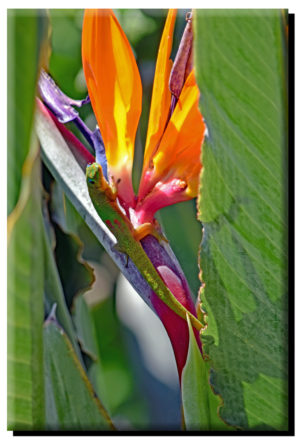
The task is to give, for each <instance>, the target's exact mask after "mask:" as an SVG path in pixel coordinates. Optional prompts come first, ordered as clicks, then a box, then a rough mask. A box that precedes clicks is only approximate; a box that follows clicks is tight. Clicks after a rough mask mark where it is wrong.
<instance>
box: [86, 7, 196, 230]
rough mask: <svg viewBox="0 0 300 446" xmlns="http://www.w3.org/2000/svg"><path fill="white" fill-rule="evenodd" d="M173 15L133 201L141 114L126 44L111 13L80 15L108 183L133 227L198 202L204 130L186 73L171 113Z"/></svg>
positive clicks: (191, 80)
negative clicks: (165, 210) (170, 207)
mask: <svg viewBox="0 0 300 446" xmlns="http://www.w3.org/2000/svg"><path fill="white" fill-rule="evenodd" d="M175 19H176V11H175V10H172V9H171V10H169V12H168V16H167V19H166V23H165V27H164V31H163V35H162V38H161V42H160V46H159V51H158V57H157V63H156V70H155V77H154V83H153V91H152V100H151V108H150V115H149V122H148V131H147V138H146V146H145V153H144V164H143V172H142V176H141V181H140V186H139V192H138V196H137V197H135V196H134V192H133V187H132V182H131V171H132V163H133V155H134V143H135V135H136V130H137V126H138V121H139V118H140V114H141V104H142V85H141V79H140V75H139V71H138V68H137V65H136V61H135V58H134V55H133V53H132V50H131V47H130V44H129V42H128V40H127V38H126V35H125V34H124V32H123V30H122V28H121V27H120V25H119V23H118V21H117V19H116V17H115V15H114V13H113V11H112V10H86V12H85V15H84V22H83V31H82V60H83V68H84V73H85V78H86V82H87V87H88V92H89V96H90V99H91V103H92V107H93V110H94V113H95V116H96V119H97V122H98V125H99V127H100V131H101V134H102V138H103V141H104V145H105V150H106V156H107V161H108V165H109V171H110V175H111V178H113V180H114V182H115V184H116V185H117V190H118V197H119V199H120V202H121V204H122V206H123V207H124V209H125V211H126V212H127V214H128V215H133V210H134V211H135V213H136V216H135V221H136V224H141V223H144V222H146V221H149V222H152V221H153V217H154V214H155V212H156V211H157V210H158V209H160V208H162V207H164V206H168V205H170V204H173V203H176V202H179V201H184V200H188V199H190V198H193V197H195V196H196V195H197V189H198V177H199V173H200V170H201V163H200V152H201V145H202V143H203V138H204V132H205V124H204V122H203V119H202V115H201V113H200V111H199V109H198V101H199V89H198V87H197V84H196V81H195V75H194V72H193V71H191V72H190V73H189V74H188V76H187V78H186V79H185V82H184V85H183V88H182V90H181V93H180V95H179V98H178V101H177V103H176V105H175V108H174V110H172V112H171V101H172V94H171V91H170V89H169V79H170V73H171V69H172V61H171V60H170V54H171V49H172V39H173V31H174V24H175Z"/></svg>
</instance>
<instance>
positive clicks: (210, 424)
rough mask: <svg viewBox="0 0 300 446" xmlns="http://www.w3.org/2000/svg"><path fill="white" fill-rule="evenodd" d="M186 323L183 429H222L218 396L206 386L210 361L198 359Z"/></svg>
mask: <svg viewBox="0 0 300 446" xmlns="http://www.w3.org/2000/svg"><path fill="white" fill-rule="evenodd" d="M188 325H189V336H190V340H189V350H188V356H187V360H186V364H185V366H184V369H183V372H182V382H181V394H182V404H183V413H184V420H185V425H186V429H187V430H200V431H205V430H226V429H228V427H227V426H226V425H225V423H224V422H223V421H222V420H221V419H220V418H219V417H218V414H217V413H218V407H219V406H220V405H221V399H220V397H218V396H217V395H215V394H214V393H213V391H212V389H211V387H210V385H209V369H210V364H209V362H208V361H204V359H203V358H202V355H201V353H200V350H199V346H198V344H197V341H196V339H195V335H194V332H193V328H192V326H191V322H190V320H189V318H188Z"/></svg>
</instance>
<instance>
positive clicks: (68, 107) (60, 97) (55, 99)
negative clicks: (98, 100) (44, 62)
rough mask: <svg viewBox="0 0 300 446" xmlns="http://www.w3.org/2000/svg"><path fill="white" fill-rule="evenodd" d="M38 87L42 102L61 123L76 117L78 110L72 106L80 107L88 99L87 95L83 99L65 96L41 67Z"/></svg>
mask: <svg viewBox="0 0 300 446" xmlns="http://www.w3.org/2000/svg"><path fill="white" fill-rule="evenodd" d="M38 88H39V93H40V96H41V98H42V100H43V102H44V103H45V104H46V105H47V107H48V108H49V109H50V110H51V111H52V113H53V114H54V115H55V116H56V117H57V119H58V120H59V122H61V123H63V124H65V123H66V122H70V121H73V120H74V119H76V118H77V117H78V112H77V111H76V110H75V109H74V108H73V106H75V107H81V106H82V105H84V104H86V103H88V102H89V101H90V100H89V97H87V98H85V99H83V100H75V99H71V98H69V97H68V96H66V95H65V94H64V93H63V92H62V91H61V90H60V89H59V88H58V86H57V85H56V83H55V82H54V80H53V79H52V78H51V77H50V76H49V74H48V73H46V71H45V70H43V69H41V72H40V78H39V81H38Z"/></svg>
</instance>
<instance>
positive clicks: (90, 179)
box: [86, 163, 103, 185]
mask: <svg viewBox="0 0 300 446" xmlns="http://www.w3.org/2000/svg"><path fill="white" fill-rule="evenodd" d="M102 177H103V174H102V168H101V166H100V164H98V163H93V164H88V165H87V167H86V180H87V183H88V184H91V185H92V184H99V182H100V181H101V178H102Z"/></svg>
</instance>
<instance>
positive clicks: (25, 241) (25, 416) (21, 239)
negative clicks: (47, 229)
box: [7, 139, 45, 430]
mask: <svg viewBox="0 0 300 446" xmlns="http://www.w3.org/2000/svg"><path fill="white" fill-rule="evenodd" d="M24 167H25V168H24V171H23V172H24V176H23V179H22V186H21V195H20V199H19V201H18V204H17V206H16V207H15V209H14V211H13V212H12V213H11V214H10V216H9V220H8V235H9V239H8V265H7V266H8V277H7V285H8V286H7V295H8V300H7V302H8V308H7V320H8V347H7V353H8V367H7V376H8V383H7V384H8V410H7V411H8V428H9V429H13V430H20V429H30V430H36V429H42V428H43V427H44V416H45V411H44V385H43V337H42V325H43V319H44V308H43V294H44V284H43V277H44V263H43V222H42V212H41V186H40V157H39V156H38V144H37V141H36V139H35V140H34V142H33V143H32V146H31V151H30V152H29V155H28V157H27V159H26V163H25V165H24Z"/></svg>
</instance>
